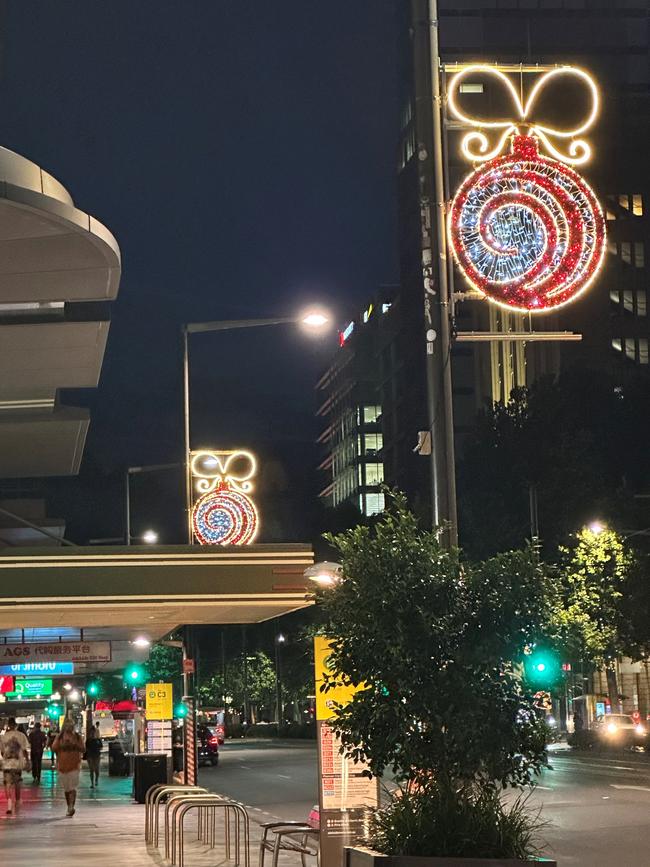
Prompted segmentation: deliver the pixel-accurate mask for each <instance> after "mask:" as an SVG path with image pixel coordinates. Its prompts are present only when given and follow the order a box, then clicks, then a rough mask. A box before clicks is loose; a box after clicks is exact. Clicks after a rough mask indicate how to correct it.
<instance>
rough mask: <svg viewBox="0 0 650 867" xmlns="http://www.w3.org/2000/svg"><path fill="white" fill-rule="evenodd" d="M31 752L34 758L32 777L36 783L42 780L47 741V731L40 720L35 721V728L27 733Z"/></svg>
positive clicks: (32, 758)
mask: <svg viewBox="0 0 650 867" xmlns="http://www.w3.org/2000/svg"><path fill="white" fill-rule="evenodd" d="M27 740H28V741H29V752H30V757H31V760H32V778H33V780H34V782H35V783H40V782H41V770H42V768H43V751H44V750H45V744H46V743H47V737H46V736H45V732H44V731H43V729H42V728H41V724H40V723H39V722H37V723H34V728H33V729H32V730H31V732H30V733H29V734H28V735H27Z"/></svg>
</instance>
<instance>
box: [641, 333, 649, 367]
mask: <svg viewBox="0 0 650 867" xmlns="http://www.w3.org/2000/svg"><path fill="white" fill-rule="evenodd" d="M647 363H648V338H647V337H640V338H639V364H647Z"/></svg>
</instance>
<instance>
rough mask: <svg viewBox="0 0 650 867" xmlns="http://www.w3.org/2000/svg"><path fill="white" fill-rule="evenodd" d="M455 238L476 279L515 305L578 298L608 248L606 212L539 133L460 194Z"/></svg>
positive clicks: (488, 166)
mask: <svg viewBox="0 0 650 867" xmlns="http://www.w3.org/2000/svg"><path fill="white" fill-rule="evenodd" d="M449 237H450V244H451V248H452V250H453V253H454V257H455V259H456V262H457V264H458V265H459V267H460V268H461V270H462V271H463V273H464V275H465V277H466V278H467V280H468V281H469V283H470V284H471V285H472V286H473V287H474V288H475V289H477V290H478V291H479V292H481V293H483V294H484V295H485V296H486V297H487V298H488V299H489V300H491V301H494V302H496V303H498V304H501V305H503V306H505V307H507V308H509V309H511V310H518V311H523V312H527V313H540V312H544V311H548V310H553V309H555V308H557V307H561V306H562V305H563V304H567V303H568V302H570V301H573V300H574V299H575V298H576V297H577V296H578V295H580V293H581V292H584V290H585V289H587V287H588V286H589V284H590V283H591V282H592V280H593V278H594V276H595V274H596V272H597V271H598V269H599V267H600V265H601V263H602V261H603V256H604V253H605V237H606V230H605V218H604V216H603V212H602V210H601V208H600V205H599V203H598V200H597V199H596V196H595V195H594V193H593V191H592V190H591V188H590V187H589V185H588V184H587V183H586V182H585V181H584V179H583V178H582V177H581V176H580V175H579V174H578V173H577V172H576V171H575V170H574V169H572V168H570V167H569V166H567V165H564V164H563V163H561V162H559V161H557V160H555V159H551V158H549V157H545V156H542V155H541V154H540V153H539V143H538V139H537V137H536V136H535V135H527V136H524V135H514V136H513V137H512V149H511V153H509V154H507V155H504V156H499V157H496V158H494V159H491V160H488V161H487V162H485V163H483V164H482V165H481V166H480V167H479V168H478V169H476V171H474V172H472V174H470V175H469V176H468V177H467V178H466V179H465V181H464V182H463V184H462V185H461V187H460V189H459V190H458V192H457V193H456V195H455V197H454V199H453V201H452V204H451V209H450V214H449Z"/></svg>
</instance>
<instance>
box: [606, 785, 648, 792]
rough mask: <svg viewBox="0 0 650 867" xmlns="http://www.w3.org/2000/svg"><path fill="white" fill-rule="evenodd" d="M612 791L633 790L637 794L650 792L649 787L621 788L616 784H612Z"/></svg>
mask: <svg viewBox="0 0 650 867" xmlns="http://www.w3.org/2000/svg"><path fill="white" fill-rule="evenodd" d="M610 785H611V787H612V789H633V790H634V791H635V792H650V787H649V786H620V785H617V784H616V783H610Z"/></svg>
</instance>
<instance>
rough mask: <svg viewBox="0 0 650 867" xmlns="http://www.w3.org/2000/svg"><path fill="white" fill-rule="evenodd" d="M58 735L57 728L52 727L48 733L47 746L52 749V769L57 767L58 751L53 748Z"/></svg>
mask: <svg viewBox="0 0 650 867" xmlns="http://www.w3.org/2000/svg"><path fill="white" fill-rule="evenodd" d="M56 736H57V731H56V729H55V728H51V729H50V730H49V731H48V733H47V748H48V750H49V751H50V765H51V767H52V770H54V768H55V767H56V753H55V752H54V750H53V749H52V747H53V745H54V741H55V739H56Z"/></svg>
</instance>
